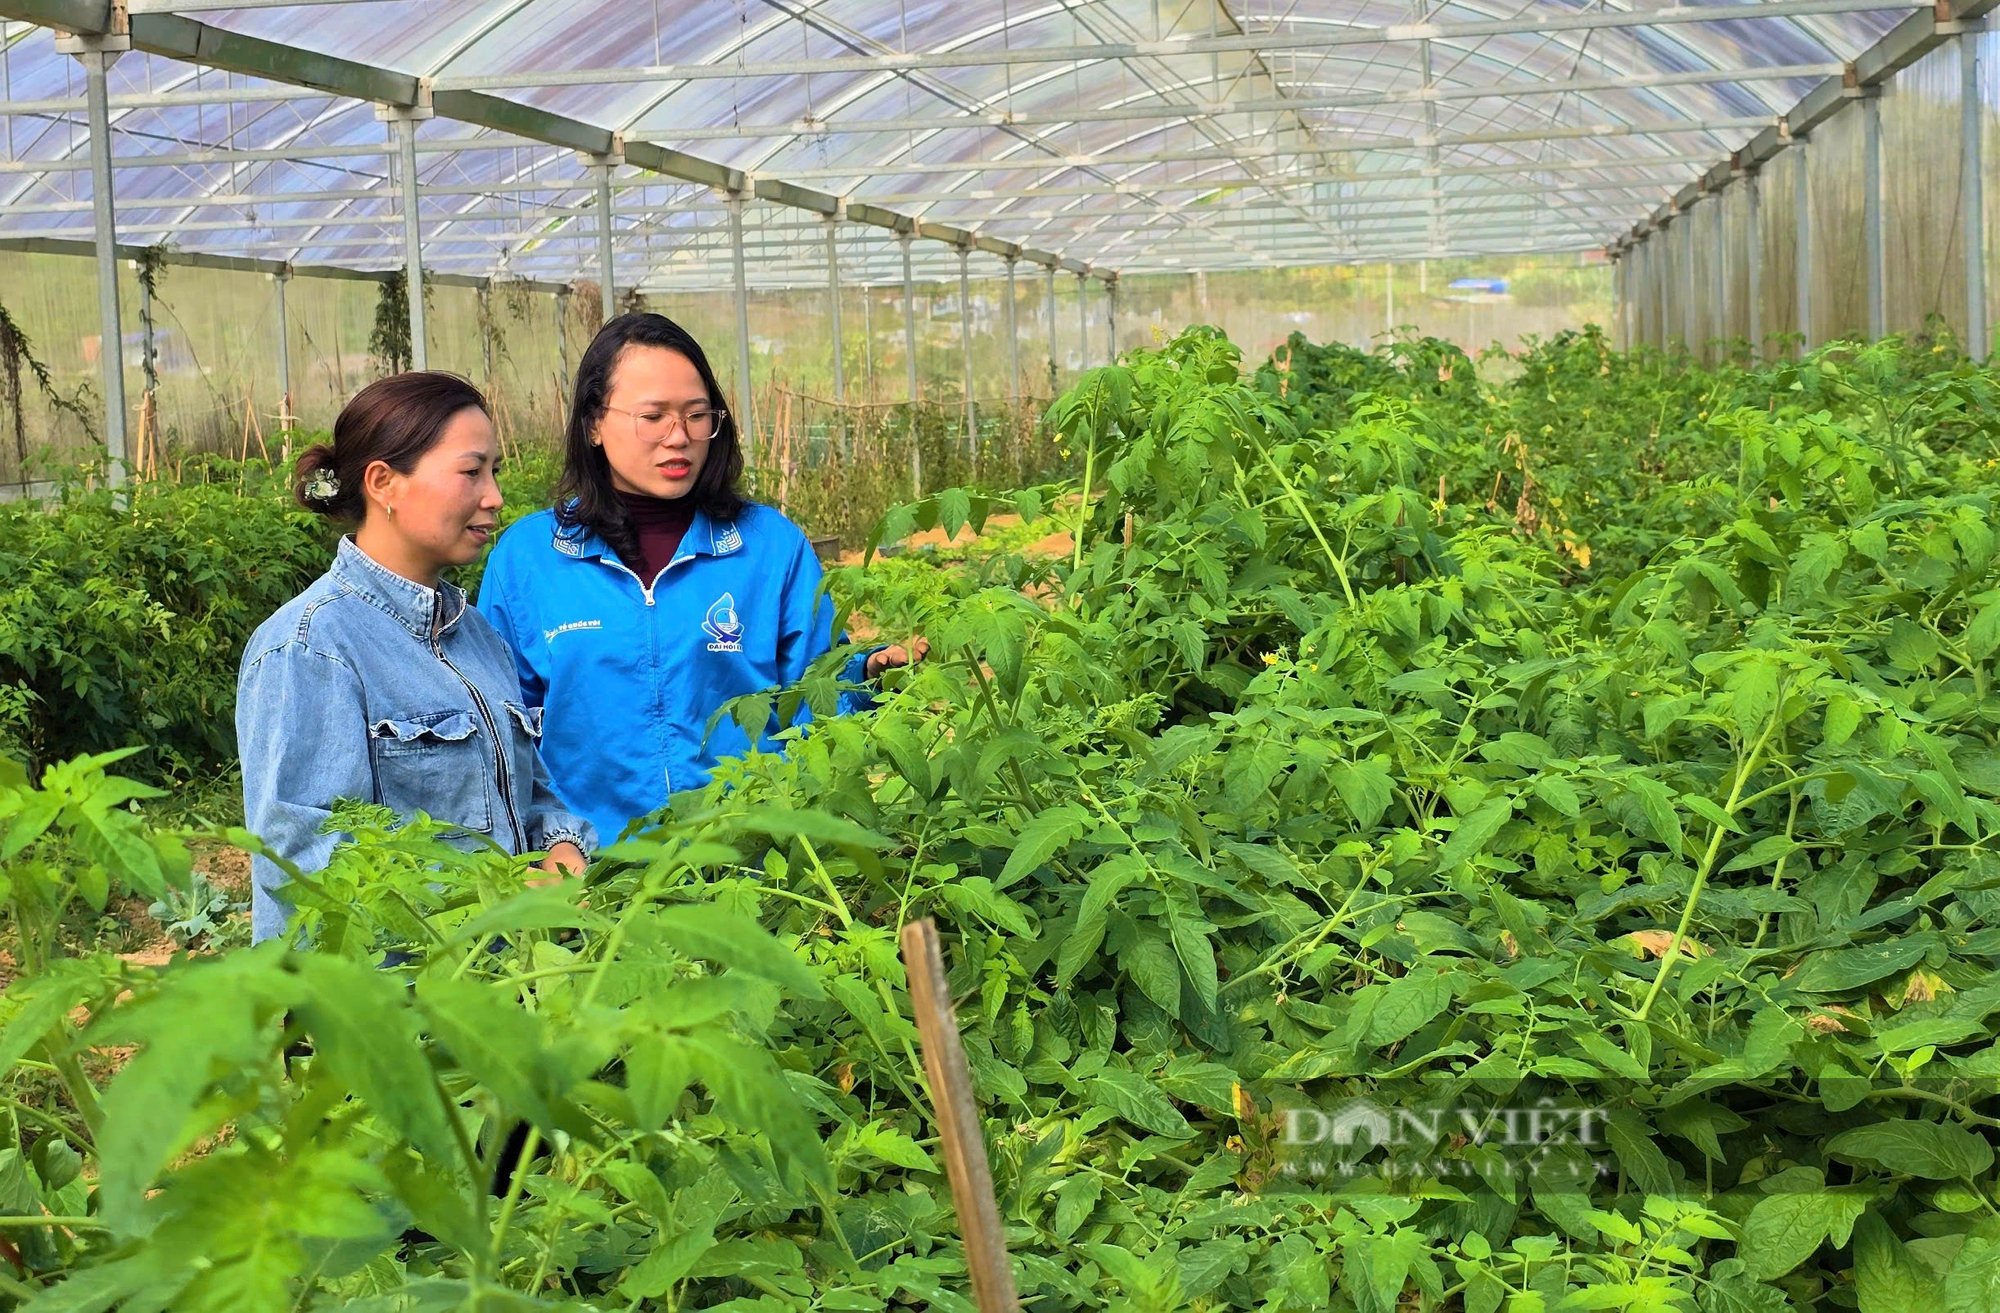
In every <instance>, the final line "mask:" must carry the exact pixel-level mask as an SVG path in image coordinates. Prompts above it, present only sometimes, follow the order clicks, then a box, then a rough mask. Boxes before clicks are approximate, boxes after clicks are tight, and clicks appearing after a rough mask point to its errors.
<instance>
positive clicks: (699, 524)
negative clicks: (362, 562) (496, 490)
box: [378, 510, 743, 568]
mask: <svg viewBox="0 0 2000 1313" xmlns="http://www.w3.org/2000/svg"><path fill="white" fill-rule="evenodd" d="M551 541H552V544H553V546H554V547H555V549H556V550H557V551H558V552H561V553H562V554H563V555H564V556H574V557H577V558H578V559H580V560H586V561H590V560H599V559H602V558H604V557H610V558H611V559H612V560H614V561H616V560H617V559H618V554H617V553H616V552H614V551H613V550H612V549H611V544H610V543H608V542H606V541H604V535H603V534H600V533H598V532H597V530H595V529H586V528H584V527H583V526H581V525H577V526H575V527H573V528H564V527H563V523H562V518H561V517H560V516H557V517H556V520H555V533H554V536H553V538H552V540H551ZM742 550H743V533H742V529H741V525H740V522H739V521H737V520H717V519H713V518H711V517H710V515H709V513H708V512H707V511H700V510H698V511H696V512H695V513H694V518H693V519H692V520H690V521H689V522H688V531H687V533H686V535H685V536H683V537H682V539H681V545H680V550H679V551H678V552H676V553H675V556H676V557H679V556H728V555H731V554H732V553H735V552H740V551H742ZM378 568H379V567H378Z"/></svg>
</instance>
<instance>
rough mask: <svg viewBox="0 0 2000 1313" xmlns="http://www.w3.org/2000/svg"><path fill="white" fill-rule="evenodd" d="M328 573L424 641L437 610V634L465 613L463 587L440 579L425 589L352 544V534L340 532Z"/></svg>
mask: <svg viewBox="0 0 2000 1313" xmlns="http://www.w3.org/2000/svg"><path fill="white" fill-rule="evenodd" d="M331 573H332V574H333V577H334V578H335V579H336V580H338V581H339V582H340V584H341V586H342V587H344V588H346V589H347V590H348V591H349V592H351V593H353V594H354V595H355V596H357V597H359V598H361V599H362V600H363V601H365V602H367V603H368V604H369V605H371V606H374V607H376V608H378V609H379V610H381V611H383V612H384V613H386V614H387V615H388V616H390V617H391V618H392V619H394V620H395V621H396V623H397V624H400V625H401V626H403V628H405V629H407V630H409V631H410V633H411V634H413V635H415V636H416V637H417V638H419V639H421V640H424V641H426V642H428V641H429V640H430V636H431V625H432V623H433V618H434V617H435V616H436V615H437V614H438V612H439V610H440V609H442V613H443V617H444V618H443V621H442V622H441V623H439V624H438V626H437V632H438V633H440V634H442V633H444V632H446V631H447V630H449V629H450V628H451V627H452V626H453V625H455V624H457V623H458V618H459V617H460V616H462V615H464V614H465V590H464V589H462V588H460V587H459V586H458V585H457V584H455V583H453V582H451V580H449V579H441V580H439V581H438V586H437V587H436V588H426V587H424V586H423V585H422V584H420V583H416V582H413V581H412V580H409V579H405V578H403V576H401V575H399V574H397V573H396V572H395V571H394V570H391V569H388V568H387V567H385V566H383V565H381V564H379V563H377V562H376V561H375V559H374V558H373V557H371V556H369V555H368V553H366V552H364V551H362V550H361V549H360V548H359V547H356V546H355V545H354V536H353V535H352V534H343V535H341V539H340V546H339V547H337V548H336V549H335V550H334V553H333V569H332V572H331Z"/></svg>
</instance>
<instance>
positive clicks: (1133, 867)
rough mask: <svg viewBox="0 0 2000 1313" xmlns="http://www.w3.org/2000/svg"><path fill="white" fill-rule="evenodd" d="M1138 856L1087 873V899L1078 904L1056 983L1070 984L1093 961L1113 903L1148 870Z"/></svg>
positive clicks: (1058, 961)
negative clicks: (1074, 921)
mask: <svg viewBox="0 0 2000 1313" xmlns="http://www.w3.org/2000/svg"><path fill="white" fill-rule="evenodd" d="M1144 870H1145V867H1144V865H1143V864H1142V863H1141V862H1140V861H1139V859H1138V858H1137V857H1136V856H1133V855H1132V854H1129V853H1126V854H1121V855H1119V856H1117V857H1113V858H1111V859H1110V860H1109V861H1106V862H1104V863H1103V864H1102V865H1100V866H1098V867H1097V868H1096V869H1094V870H1092V871H1091V872H1090V873H1089V874H1088V875H1086V876H1084V889H1083V899H1082V901H1081V903H1080V904H1079V906H1078V908H1077V913H1076V924H1075V925H1074V926H1073V927H1072V928H1071V930H1070V932H1069V936H1068V938H1066V939H1064V940H1063V946H1062V951H1061V953H1060V954H1059V955H1058V957H1057V959H1056V984H1058V985H1067V984H1069V982H1070V981H1071V980H1073V979H1075V978H1076V975H1077V973H1078V972H1079V971H1082V970H1083V968H1084V967H1085V966H1087V965H1089V963H1090V958H1091V955H1092V954H1094V953H1095V952H1097V946H1098V945H1099V944H1101V943H1103V942H1104V926H1105V921H1106V919H1107V918H1108V917H1109V916H1110V912H1111V904H1112V901H1113V900H1114V899H1116V898H1117V897H1118V895H1119V893H1120V892H1121V891H1122V890H1123V889H1124V888H1125V887H1126V886H1127V885H1129V884H1131V883H1132V882H1133V881H1134V880H1136V879H1138V878H1139V876H1140V875H1141V874H1142V873H1143V872H1144Z"/></svg>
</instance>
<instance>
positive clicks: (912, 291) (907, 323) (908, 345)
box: [896, 233, 921, 432]
mask: <svg viewBox="0 0 2000 1313" xmlns="http://www.w3.org/2000/svg"><path fill="white" fill-rule="evenodd" d="M896 240H897V241H898V242H900V243H901V244H902V247H903V356H904V360H903V363H904V365H905V366H906V367H907V368H908V369H909V372H910V404H911V405H912V406H914V405H916V404H917V400H918V398H919V396H920V395H921V393H920V391H919V389H918V386H917V284H916V280H915V279H913V278H911V276H910V245H911V243H912V242H913V241H914V240H915V239H914V238H913V237H912V236H911V235H910V234H909V233H903V234H902V235H901V236H899V237H898V238H897V239H896ZM912 431H913V432H914V430H912Z"/></svg>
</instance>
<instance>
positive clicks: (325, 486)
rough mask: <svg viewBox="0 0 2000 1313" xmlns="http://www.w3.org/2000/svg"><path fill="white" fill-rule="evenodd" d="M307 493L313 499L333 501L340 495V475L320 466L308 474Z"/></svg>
mask: <svg viewBox="0 0 2000 1313" xmlns="http://www.w3.org/2000/svg"><path fill="white" fill-rule="evenodd" d="M305 494H306V497H307V499H308V500H311V501H332V500H333V499H334V498H335V497H338V496H339V495H340V476H339V475H337V474H335V473H334V472H333V471H332V470H330V469H327V468H326V467H325V466H324V465H322V466H320V468H318V469H316V470H314V471H313V472H312V473H311V474H309V475H307V476H306V486H305Z"/></svg>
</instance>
